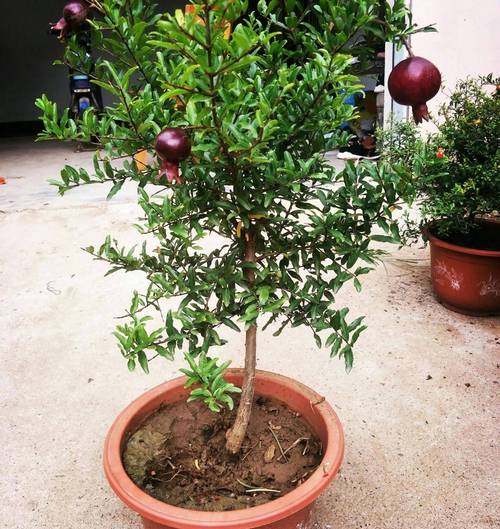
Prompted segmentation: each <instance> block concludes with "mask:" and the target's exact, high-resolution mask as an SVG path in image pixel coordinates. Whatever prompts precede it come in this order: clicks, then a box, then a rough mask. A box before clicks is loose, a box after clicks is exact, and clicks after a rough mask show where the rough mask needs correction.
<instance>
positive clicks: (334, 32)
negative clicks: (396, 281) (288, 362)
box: [37, 0, 417, 529]
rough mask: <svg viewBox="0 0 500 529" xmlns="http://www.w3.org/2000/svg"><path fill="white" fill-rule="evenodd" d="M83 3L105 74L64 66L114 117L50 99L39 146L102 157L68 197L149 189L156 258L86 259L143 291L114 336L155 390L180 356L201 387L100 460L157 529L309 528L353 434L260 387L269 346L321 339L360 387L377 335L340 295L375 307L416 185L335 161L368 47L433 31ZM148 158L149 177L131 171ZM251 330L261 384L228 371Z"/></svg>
mask: <svg viewBox="0 0 500 529" xmlns="http://www.w3.org/2000/svg"><path fill="white" fill-rule="evenodd" d="M73 3H74V2H73ZM80 4H81V5H80V7H78V6H76V8H77V9H76V11H77V12H78V13H81V11H82V10H83V11H84V12H87V13H89V11H88V9H89V8H90V7H92V8H93V9H94V13H95V16H94V18H92V19H90V20H89V21H88V28H87V29H88V30H89V31H90V33H91V36H92V41H93V43H94V47H95V49H96V50H100V51H101V52H102V53H103V54H102V57H101V58H98V59H97V60H96V62H95V64H91V63H92V62H93V61H91V60H90V58H89V57H88V55H85V53H82V51H81V49H80V48H79V46H78V39H77V38H75V37H71V36H69V37H68V39H67V49H66V53H65V59H64V62H65V63H66V64H68V65H69V66H71V67H72V68H74V69H82V70H83V71H85V72H86V73H87V74H89V75H91V76H92V77H93V82H94V83H96V84H97V85H99V86H100V87H101V88H103V89H104V90H106V91H107V92H109V93H110V94H111V95H112V96H113V97H114V98H115V99H114V103H113V104H112V105H110V106H108V107H107V108H106V110H105V112H104V113H103V114H102V115H97V114H96V113H95V112H93V110H92V109H89V110H87V111H86V112H85V113H84V115H83V117H82V118H81V119H80V120H78V121H74V120H72V119H70V118H69V116H68V112H67V111H64V112H63V114H62V116H58V112H57V108H56V106H55V105H54V104H53V103H51V102H50V101H48V100H47V98H45V97H42V98H41V99H40V100H39V101H38V103H37V104H38V106H39V107H40V108H41V109H42V111H43V121H44V125H45V132H44V133H43V134H42V136H41V139H53V138H58V139H61V140H68V139H73V140H75V139H77V140H79V141H87V142H94V143H96V147H99V149H100V150H99V151H97V153H96V155H95V159H94V161H95V171H94V174H90V173H89V172H87V171H86V170H85V169H82V168H80V169H76V168H72V167H65V168H64V169H63V170H62V173H61V180H56V181H54V182H53V184H54V185H56V186H57V187H58V190H59V192H60V193H61V194H64V193H65V192H67V191H68V190H70V189H72V188H74V187H78V186H82V185H90V184H96V183H101V184H108V185H110V191H109V194H108V197H109V198H112V197H113V196H114V195H115V194H116V193H117V192H119V190H120V188H121V187H122V186H123V184H124V182H126V181H134V182H136V183H137V184H138V202H139V205H140V207H141V208H142V210H143V216H142V218H141V219H140V222H139V223H138V224H137V225H136V227H137V229H138V232H139V236H140V237H142V239H143V244H142V245H139V246H138V247H134V248H130V249H128V248H122V247H121V246H120V245H119V243H118V242H117V241H115V240H114V239H113V238H112V237H110V236H108V237H107V238H106V240H105V242H104V243H103V244H102V245H101V246H99V247H97V248H94V247H89V248H87V251H88V252H89V253H90V254H92V255H93V256H94V257H95V258H96V259H99V260H103V261H106V262H108V263H109V264H110V266H111V268H110V272H117V271H125V272H134V271H139V272H143V273H144V274H145V276H146V279H147V284H148V286H147V288H146V290H145V291H144V292H134V294H133V297H132V302H131V305H130V308H129V310H128V311H127V320H125V322H124V323H122V324H120V325H119V326H118V327H117V330H116V333H115V334H116V337H117V339H118V344H119V347H120V350H121V353H122V355H123V357H124V358H125V360H126V362H127V364H128V367H129V369H130V370H134V369H135V368H136V366H140V367H141V368H142V369H143V370H144V371H146V372H148V371H149V365H150V362H151V361H152V360H153V358H163V359H171V358H172V357H173V356H174V354H175V353H176V352H177V351H181V352H182V353H184V355H185V358H186V361H187V368H186V369H185V370H184V374H185V375H186V376H185V377H183V378H181V379H177V380H174V381H172V382H168V383H166V384H163V385H161V386H159V387H158V388H155V389H153V390H152V391H150V392H148V393H146V394H145V395H143V396H141V397H140V398H139V399H138V400H137V401H135V402H134V403H132V404H131V405H130V406H129V407H128V408H127V409H126V410H125V411H124V412H122V413H121V414H120V415H119V416H118V418H117V420H116V422H115V423H114V425H113V426H112V428H111V430H110V433H109V435H108V438H107V441H106V445H105V452H104V465H105V471H106V475H107V477H108V480H109V481H110V483H111V486H112V487H113V489H114V490H115V491H116V493H117V494H118V496H119V497H120V498H121V499H122V500H123V501H124V502H125V503H126V504H127V505H129V506H130V507H132V508H133V509H134V510H136V511H137V512H138V513H140V514H141V516H142V517H143V520H144V526H145V527H146V528H160V527H163V528H165V527H166V528H168V527H172V528H174V527H175V528H186V529H187V528H190V529H195V528H196V529H199V528H200V527H212V528H213V527H218V528H220V527H225V528H239V529H241V528H253V527H267V528H269V529H271V528H273V529H278V528H292V527H293V528H306V527H309V525H308V523H309V522H308V520H309V513H310V510H311V507H312V504H313V503H314V500H315V499H316V498H317V497H318V495H319V494H320V493H321V491H322V490H324V488H325V487H327V486H328V484H329V483H330V482H331V481H332V479H333V478H334V476H335V474H336V473H337V471H338V469H339V466H340V464H341V461H342V454H343V434H342V427H341V424H340V422H339V420H338V417H337V416H336V415H335V413H334V411H333V410H332V408H331V407H330V406H329V405H328V404H327V403H326V402H324V399H322V398H321V397H320V396H319V395H318V394H316V393H315V392H314V391H313V390H310V389H309V388H306V387H305V386H303V385H301V384H300V383H298V382H295V381H293V380H291V379H288V378H285V377H282V376H279V375H274V374H270V373H264V372H261V371H257V370H256V353H257V331H258V328H261V329H262V330H264V329H266V328H268V327H271V329H272V330H273V331H274V335H275V336H279V335H280V334H281V332H282V331H283V330H284V329H285V328H286V327H288V326H291V327H298V326H305V327H308V328H309V329H310V330H311V332H312V335H313V336H314V338H315V340H316V343H317V345H318V347H321V346H323V345H324V346H325V347H326V348H327V349H328V351H329V353H330V356H331V357H335V356H338V357H340V358H342V359H343V360H344V361H345V364H346V366H347V368H348V369H350V368H351V367H352V364H353V346H354V344H355V342H356V340H357V339H358V337H359V335H360V333H361V332H362V331H363V329H364V324H363V318H362V317H358V318H354V319H350V317H349V314H348V313H349V309H348V308H347V307H339V306H337V304H336V299H335V298H336V293H337V292H338V291H339V289H340V288H342V286H343V285H344V284H346V283H349V282H354V286H355V287H356V289H358V290H359V289H360V288H361V277H362V276H363V275H364V274H366V273H367V272H369V270H370V269H371V268H372V267H373V266H374V265H375V263H376V261H377V259H378V258H379V257H380V255H381V254H382V251H381V250H380V248H379V247H378V246H377V245H375V247H373V244H372V243H373V242H375V241H390V242H394V241H397V240H399V232H398V225H397V223H396V221H395V220H394V218H393V210H394V208H396V207H397V206H398V204H399V202H400V195H401V194H402V193H403V192H405V191H406V189H407V183H406V181H405V179H404V178H401V177H400V175H399V174H397V173H395V172H393V171H392V170H391V169H390V167H389V166H388V165H386V164H379V165H374V164H369V163H367V164H363V163H360V164H347V166H346V167H345V169H344V170H342V171H336V170H335V169H334V168H333V167H331V166H330V165H329V164H328V163H327V161H326V159H325V157H324V156H323V154H324V153H325V152H326V151H328V150H330V149H332V148H335V147H338V146H340V145H343V144H345V143H346V142H347V141H348V140H349V136H348V135H347V134H346V133H345V132H342V131H341V130H340V125H341V124H342V123H344V122H346V121H349V120H350V119H351V118H352V117H353V115H354V114H355V109H353V108H352V107H351V106H350V105H349V104H347V103H346V102H345V101H346V99H347V98H348V97H349V95H351V94H355V93H358V92H360V91H361V90H362V86H361V85H360V84H359V79H358V77H357V76H356V75H354V72H355V71H359V70H360V68H361V67H362V65H363V64H364V62H365V60H366V58H367V57H368V56H369V50H368V49H367V48H366V46H365V44H364V41H363V39H362V38H361V36H362V34H363V33H364V34H366V33H370V32H371V33H372V34H374V35H378V36H379V37H380V38H386V39H391V40H395V39H398V38H399V39H403V38H404V39H406V37H407V36H408V35H410V34H411V33H412V32H415V31H417V28H415V26H413V25H412V24H411V22H410V21H409V13H408V11H407V8H406V7H405V3H404V2H403V1H401V2H400V1H398V2H396V4H395V6H394V7H393V8H391V7H390V6H389V5H384V6H383V9H382V8H381V4H380V2H378V0H377V1H375V0H348V1H346V0H342V1H332V0H318V1H316V2H299V1H291V2H290V1H289V2H286V3H283V2H276V1H269V2H265V1H260V2H259V6H258V7H259V10H258V12H257V13H256V12H253V11H252V10H249V9H248V3H247V2H230V1H227V0H206V2H205V3H204V2H193V3H192V5H190V6H189V7H190V9H189V10H188V11H187V12H182V11H178V12H176V14H175V15H165V16H162V15H159V14H157V13H156V12H155V10H154V8H153V6H152V5H151V4H150V3H149V2H144V1H143V0H93V1H91V2H86V3H85V2H83V3H82V2H80ZM74 10H75V9H74ZM381 16H383V17H384V20H383V24H381V19H380V17H381ZM86 24H87V23H86ZM65 27H69V30H72V31H75V29H74V28H75V25H74V24H73V25H72V26H71V25H69V26H68V25H66V26H65ZM69 30H68V31H69ZM80 30H83V29H80ZM69 34H70V35H71V31H70V33H69ZM354 57H355V58H356V59H357V60H356V61H355V60H353V58H354ZM144 150H147V151H149V152H150V154H151V155H152V156H150V157H149V158H150V160H151V163H150V164H147V161H146V160H145V158H144V157H142V155H141V163H140V164H136V163H134V160H133V159H134V157H135V156H136V155H137V153H142V152H143V151H144ZM209 236H210V239H209V241H208V242H207V238H208V237H209ZM240 331H244V332H245V334H246V352H245V362H244V363H245V367H244V369H228V364H227V363H221V362H219V361H218V360H217V359H215V358H214V357H213V356H212V354H211V352H212V351H213V350H214V349H215V348H217V347H220V346H221V345H223V344H225V343H226V337H227V336H228V335H227V333H228V332H240ZM240 388H241V389H240ZM257 397H258V398H257ZM188 398H189V399H190V400H191V401H193V402H191V403H190V404H186V403H185V401H186V400H187V399H188ZM235 404H237V406H234V405H235ZM205 405H206V406H205ZM233 407H234V408H235V409H234V410H233ZM175 410H178V412H176V411H175ZM207 410H210V413H209V415H208V416H207ZM262 414H264V417H267V418H266V419H263V418H262V417H263V415H262ZM265 414H267V415H265ZM269 414H270V416H271V419H269ZM193 415H196V416H197V417H198V419H199V420H198V421H193ZM180 417H182V419H180ZM284 417H288V419H289V420H290V421H292V422H293V426H292V427H291V428H288V427H285V426H284V425H283V418H284ZM252 420H253V422H252ZM155 422H156V423H158V422H160V423H162V424H163V427H164V429H163V430H162V431H160V432H159V431H157V430H152V428H153V426H154V424H153V423H155ZM174 422H175V425H174V424H173V423H174ZM278 422H279V424H278ZM167 423H168V427H165V424H167ZM262 427H263V428H264V431H263V432H260V433H257V443H253V438H251V436H252V435H254V430H255V429H257V430H258V428H262ZM287 428H288V430H287ZM294 429H295V430H294ZM287 431H288V434H287ZM290 431H291V432H292V434H290ZM294 431H295V432H298V431H301V432H305V433H303V434H297V433H295V434H294V433H293V432H294ZM259 435H260V437H259ZM285 435H292V438H290V444H289V445H288V442H287V443H286V444H285V441H284V439H286V437H285ZM292 440H293V442H291V441H292ZM176 442H177V443H180V444H177V445H175V443H176ZM169 443H170V445H169ZM172 443H174V444H173V445H172ZM134 447H135V448H137V450H138V451H139V452H140V453H139V455H137V454H136V453H135V452H134V454H135V456H133V454H132V452H131V451H133V450H132V449H133V448H134ZM141 450H142V452H141ZM193 451H194V452H193ZM141 454H142V455H141ZM186 454H187V455H186ZM197 454H198V455H197ZM134 457H135V459H134ZM186 457H187V458H188V463H186V461H185V459H182V458H186ZM179 458H180V459H179ZM304 458H305V459H306V461H305V463H304ZM295 460H297V461H298V468H301V469H302V470H301V471H300V473H295V474H294V475H295V477H294V478H293V479H291V480H288V482H285V483H282V485H283V487H284V488H280V489H278V487H277V484H279V476H277V475H274V476H273V475H271V474H272V472H271V473H269V472H268V471H267V470H266V469H267V468H268V467H267V466H266V465H271V468H274V469H275V470H274V471H273V472H274V473H275V474H279V473H280V472H281V471H282V470H283V469H285V468H288V466H289V465H291V464H292V463H293V461H295ZM297 461H295V464H296V465H297ZM252 465H254V466H253V467H252ZM273 465H274V466H273ZM301 465H302V466H301ZM304 465H305V466H304ZM304 468H305V471H304ZM252 469H254V470H255V471H254V470H252ZM276 469H277V470H276ZM278 471H280V472H278ZM137 473H138V474H139V476H140V477H138V476H137ZM241 473H244V474H241ZM242 475H244V476H245V478H244V479H243V478H241V476H242ZM292 477H293V476H292ZM133 478H134V479H133ZM211 483H213V489H215V490H209V491H208V492H207V489H206V487H207V486H208V485H210V484H211ZM174 489H175V490H174ZM186 491H188V493H187V497H186V498H184V500H182V501H181V500H179V499H178V496H176V500H175V501H174V500H173V499H172V498H173V496H174V493H175V495H181V496H182V494H183V493H185V492H186ZM200 491H204V492H200ZM285 492H286V493H287V494H284V493H285ZM160 495H162V499H163V500H164V501H160V500H159V499H158V498H159V497H160ZM243 507H245V508H243ZM247 507H250V508H247Z"/></svg>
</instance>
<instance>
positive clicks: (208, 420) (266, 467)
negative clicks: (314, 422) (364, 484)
mask: <svg viewBox="0 0 500 529" xmlns="http://www.w3.org/2000/svg"><path fill="white" fill-rule="evenodd" d="M235 413H236V412H235V411H232V412H230V411H229V410H225V411H223V412H221V413H220V414H215V413H213V412H211V411H210V410H208V408H207V407H206V406H205V405H204V404H203V403H202V402H200V401H195V402H191V403H187V402H178V403H175V404H171V405H168V406H165V407H163V408H161V409H159V410H158V411H157V412H156V413H154V414H153V415H152V416H150V417H149V418H148V419H146V421H145V422H144V423H143V424H142V426H141V427H140V428H139V429H138V430H137V431H136V432H135V433H134V434H133V435H131V437H130V438H129V440H128V442H127V443H126V446H125V449H124V453H123V462H124V465H125V469H126V470H127V473H128V474H129V476H130V477H131V478H132V480H133V481H134V482H135V483H136V484H137V485H138V486H139V487H140V488H141V489H143V490H144V491H145V492H147V493H148V494H149V495H151V496H153V497H154V498H157V499H159V500H161V501H164V502H165V503H168V504H170V505H174V506H177V507H183V508H187V509H193V510H204V511H231V510H235V509H246V508H249V507H254V506H257V505H261V504H263V503H267V502H269V501H272V500H274V499H276V498H278V497H280V496H283V495H285V494H287V493H288V492H290V491H291V490H293V489H294V488H296V487H297V486H298V485H300V484H301V483H302V482H303V481H305V480H306V479H307V478H308V477H309V475H310V474H311V473H312V472H314V470H316V468H317V467H318V466H319V465H320V463H321V458H322V445H321V442H320V440H319V439H318V438H317V437H316V436H315V435H314V434H313V433H312V432H311V429H310V428H309V426H308V425H307V423H306V422H305V421H304V420H303V419H302V418H301V417H300V415H298V414H296V413H294V412H292V411H291V410H289V409H288V408H287V407H286V406H284V405H283V404H281V403H279V402H275V401H272V400H268V399H264V398H258V399H257V400H256V402H255V405H254V409H253V413H252V419H251V422H250V426H249V429H248V432H247V437H246V439H245V443H244V445H243V448H242V451H241V453H240V454H239V455H238V456H236V457H233V456H231V455H230V454H229V453H228V452H227V451H226V449H225V441H226V439H225V433H226V431H227V430H228V429H229V428H230V426H231V425H232V423H233V421H234V417H235ZM283 453H284V456H283Z"/></svg>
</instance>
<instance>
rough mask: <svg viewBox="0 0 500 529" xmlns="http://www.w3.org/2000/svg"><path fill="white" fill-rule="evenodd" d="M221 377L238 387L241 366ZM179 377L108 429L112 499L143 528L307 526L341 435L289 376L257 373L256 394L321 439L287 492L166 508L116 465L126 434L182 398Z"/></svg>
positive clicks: (322, 406)
mask: <svg viewBox="0 0 500 529" xmlns="http://www.w3.org/2000/svg"><path fill="white" fill-rule="evenodd" d="M226 378H227V380H228V381H230V382H232V383H234V384H237V385H241V383H242V382H243V370H241V369H231V370H229V371H228V373H227V377H226ZM184 382H185V378H184V377H181V378H177V379H175V380H172V381H171V382H167V383H165V384H162V385H160V386H158V387H156V388H154V389H152V390H151V391H148V392H147V393H145V394H144V395H142V396H141V397H139V398H138V399H137V400H136V401H134V402H133V403H132V404H130V405H129V406H128V407H127V408H126V409H125V410H124V411H123V412H122V413H121V414H120V415H119V416H118V418H117V419H116V421H115V422H114V424H113V426H112V427H111V429H110V430H109V433H108V436H107V438H106V443H105V445H104V471H105V474H106V477H107V479H108V481H109V483H110V485H111V487H112V488H113V490H114V491H115V492H116V494H117V495H118V497H119V498H120V499H121V500H122V501H123V502H124V503H125V504H127V505H128V506H129V507H130V508H131V509H133V510H134V511H135V512H137V513H139V514H140V515H141V517H142V519H143V523H144V528H145V529H174V528H175V529H202V528H205V527H209V528H212V529H223V528H226V529H229V528H230V529H253V528H257V527H259V528H262V529H310V527H311V525H310V521H309V520H310V514H311V509H312V507H313V505H314V502H315V500H316V499H317V498H318V496H319V495H320V494H321V493H322V492H323V490H325V488H326V487H327V486H328V485H329V484H330V483H331V482H332V480H333V479H334V477H335V475H336V474H337V472H338V470H339V468H340V465H341V462H342V458H343V454H344V434H343V430H342V425H341V423H340V420H339V418H338V417H337V415H336V414H335V412H334V411H333V409H332V408H331V406H330V405H329V404H328V403H327V402H325V401H324V399H323V398H322V397H321V396H320V395H318V394H317V393H315V392H314V391H312V390H311V389H309V388H308V387H306V386H304V385H302V384H300V383H299V382H296V381H295V380H292V379H290V378H287V377H284V376H281V375H275V374H273V373H268V372H265V371H258V374H257V380H256V391H257V394H258V395H260V396H263V397H272V398H274V399H277V400H279V401H281V402H283V403H286V405H287V406H288V407H290V408H291V409H292V410H294V411H296V412H299V413H301V414H302V416H303V418H304V419H305V420H306V421H307V422H308V424H309V425H310V426H311V428H312V429H313V430H314V431H315V432H316V434H317V435H318V436H319V437H320V438H321V440H322V442H323V446H324V458H323V461H322V463H321V465H320V467H319V468H318V469H317V470H316V471H315V472H314V473H313V474H312V475H311V477H310V478H309V479H308V480H307V481H306V482H304V483H303V484H302V485H300V486H299V487H297V488H296V489H295V490H293V491H292V492H290V493H289V494H287V495H285V496H283V497H282V498H279V499H277V500H274V501H271V502H269V503H267V504H265V505H259V506H258V507H252V508H250V509H246V510H238V511H231V512H203V511H194V510H188V509H181V508H179V507H172V506H170V505H167V504H166V503H163V502H161V501H159V500H156V499H154V498H153V497H151V496H149V495H148V494H146V493H145V492H143V491H142V490H141V489H140V488H139V487H137V485H135V483H134V482H133V481H132V480H131V479H130V478H129V477H128V475H127V474H126V472H125V469H124V468H123V464H122V451H123V448H124V444H125V442H126V440H127V436H128V435H129V434H130V433H131V432H133V431H134V430H135V429H136V428H137V427H138V426H139V425H140V424H141V422H142V421H143V420H144V419H145V418H146V417H148V416H149V415H151V414H152V413H153V412H155V411H156V410H157V409H158V407H159V406H160V405H162V404H168V403H173V402H178V401H179V400H181V399H186V398H187V397H188V390H186V389H184Z"/></svg>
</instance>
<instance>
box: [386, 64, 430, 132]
mask: <svg viewBox="0 0 500 529" xmlns="http://www.w3.org/2000/svg"><path fill="white" fill-rule="evenodd" d="M440 87H441V73H440V71H439V70H438V69H437V68H436V66H434V64H432V62H430V61H428V60H427V59H424V58H423V57H409V58H408V59H405V60H404V61H402V62H400V63H399V64H398V65H397V66H396V67H395V68H394V70H392V72H391V75H390V76H389V92H390V94H391V96H392V97H393V98H394V100H395V101H396V102H397V103H399V104H400V105H409V106H411V107H412V108H413V117H414V118H415V121H416V123H422V121H423V120H424V119H425V120H426V121H429V119H430V115H429V109H428V108H427V101H429V100H431V99H432V98H433V97H434V96H435V95H436V94H437V93H438V92H439V89H440Z"/></svg>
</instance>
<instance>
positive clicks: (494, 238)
mask: <svg viewBox="0 0 500 529" xmlns="http://www.w3.org/2000/svg"><path fill="white" fill-rule="evenodd" d="M429 231H430V233H431V234H432V235H434V236H435V237H438V238H439V239H441V240H442V241H444V242H447V243H450V244H455V245H457V246H462V247H463V248H473V249H474V250H487V251H495V252H498V251H500V222H493V221H483V222H477V223H476V224H475V225H474V227H473V228H472V229H471V230H470V231H469V232H468V233H461V232H455V233H448V234H442V233H440V232H439V230H438V229H437V227H436V225H434V226H431V227H430V230H429Z"/></svg>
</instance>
